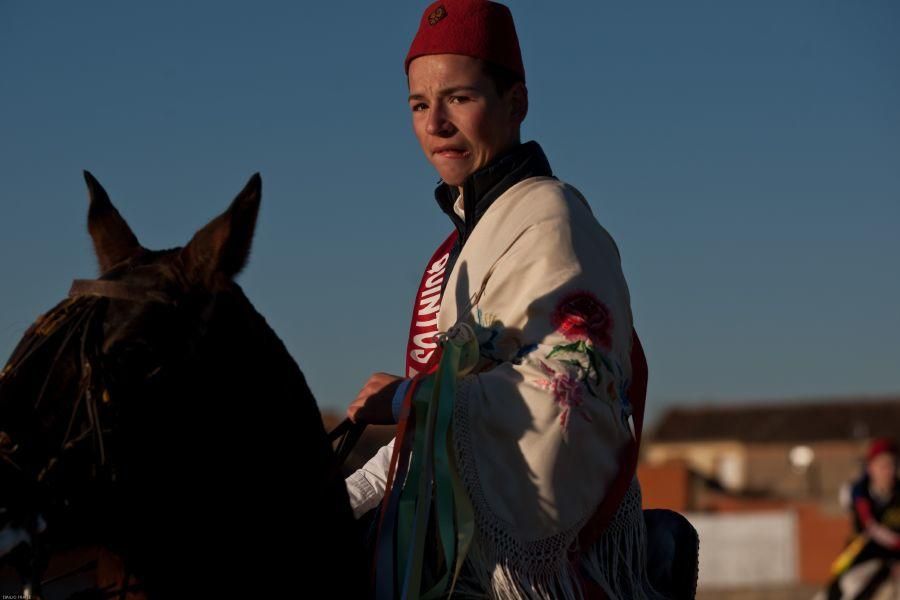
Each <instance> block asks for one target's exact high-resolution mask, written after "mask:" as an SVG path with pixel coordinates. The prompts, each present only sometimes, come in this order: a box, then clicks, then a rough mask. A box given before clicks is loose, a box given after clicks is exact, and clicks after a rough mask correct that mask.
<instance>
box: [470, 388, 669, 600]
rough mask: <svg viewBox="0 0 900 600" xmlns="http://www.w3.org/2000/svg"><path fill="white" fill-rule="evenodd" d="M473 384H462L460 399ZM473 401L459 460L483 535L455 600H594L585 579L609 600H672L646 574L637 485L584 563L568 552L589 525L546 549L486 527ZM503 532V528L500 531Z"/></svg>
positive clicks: (549, 543) (493, 526)
mask: <svg viewBox="0 0 900 600" xmlns="http://www.w3.org/2000/svg"><path fill="white" fill-rule="evenodd" d="M470 383H471V379H470V378H464V379H463V380H461V381H460V388H461V397H465V395H466V394H467V393H468V390H467V389H466V388H468V385H469V384H470ZM466 405H467V402H465V401H462V402H458V403H457V406H456V414H455V417H456V419H455V425H456V426H457V436H456V437H455V440H454V441H455V443H456V453H457V460H458V462H459V464H460V468H461V471H462V475H463V479H464V483H465V484H466V487H467V489H468V490H469V492H470V496H471V499H472V503H473V505H474V507H475V517H476V519H475V520H476V527H477V532H476V536H475V541H474V542H473V544H472V547H471V549H470V551H469V555H468V558H467V560H466V563H465V565H464V567H463V572H462V574H461V576H460V580H459V583H458V585H457V587H456V590H455V592H454V594H453V598H488V599H491V600H494V599H496V600H547V599H550V598H552V599H559V600H591V599H590V598H589V597H587V596H586V595H585V591H584V589H583V584H582V580H583V579H589V580H591V581H594V582H596V583H597V585H599V586H600V587H601V588H602V589H603V590H604V592H605V593H606V595H607V597H608V599H609V600H665V597H664V596H662V595H661V594H660V593H659V592H657V591H656V590H654V589H653V586H652V585H651V584H650V581H649V578H648V575H647V532H646V526H645V524H644V515H643V511H642V508H641V490H640V484H639V483H638V481H637V478H634V479H633V480H632V482H631V485H630V486H629V489H628V491H627V493H626V494H625V496H624V498H623V499H622V502H621V504H620V506H619V508H618V510H617V512H616V514H615V516H614V517H613V519H612V520H611V521H610V524H609V526H608V527H607V529H606V531H605V532H604V533H603V534H602V535H601V536H600V539H599V540H597V542H596V543H595V544H594V545H593V546H591V547H590V548H588V549H587V550H585V551H583V552H582V553H581V555H580V558H579V559H578V561H577V564H573V563H572V562H571V561H570V560H569V553H568V548H569V546H570V544H571V543H572V542H573V541H574V540H575V539H576V538H577V535H578V531H579V530H580V529H581V526H582V525H583V523H579V524H577V525H576V526H575V527H573V528H572V529H570V530H569V531H566V532H562V533H560V534H557V535H556V536H554V537H553V538H551V539H549V540H545V541H544V543H542V544H540V545H539V546H538V545H532V544H527V543H521V542H519V541H517V540H515V539H514V537H513V536H512V535H511V534H510V533H509V532H507V531H504V530H502V526H500V525H498V524H497V523H494V522H488V521H486V520H485V513H486V512H487V511H489V509H487V503H486V500H485V498H484V495H483V492H482V490H481V488H480V485H479V483H478V479H477V466H476V465H475V461H474V457H473V456H472V452H471V448H470V447H469V443H468V442H469V431H468V429H469V422H468V411H467V410H466ZM498 527H499V528H498Z"/></svg>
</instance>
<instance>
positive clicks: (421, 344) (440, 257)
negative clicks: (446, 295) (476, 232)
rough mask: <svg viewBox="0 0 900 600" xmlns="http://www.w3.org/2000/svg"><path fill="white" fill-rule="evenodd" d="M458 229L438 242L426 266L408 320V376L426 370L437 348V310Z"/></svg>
mask: <svg viewBox="0 0 900 600" xmlns="http://www.w3.org/2000/svg"><path fill="white" fill-rule="evenodd" d="M457 237H459V232H458V231H457V230H455V229H454V230H453V233H451V234H450V235H449V236H447V239H446V240H444V242H443V243H442V244H441V245H440V246H438V249H437V250H436V251H435V253H434V256H432V257H431V260H429V261H428V264H427V265H426V266H425V273H423V274H422V281H421V283H419V292H418V293H417V294H416V302H415V304H413V314H412V322H411V323H410V324H409V343H408V344H407V345H406V377H415V376H416V374H418V373H420V372H422V371H425V370H426V368H427V367H428V363H429V361H431V359H432V358H433V357H434V355H435V351H436V350H437V342H434V341H433V338H434V335H435V334H436V333H437V332H438V324H437V323H438V312H439V311H440V310H441V284H442V283H443V281H444V278H445V277H447V276H449V275H450V274H449V273H447V261H448V260H449V259H450V250H452V249H453V244H455V243H456V238H457Z"/></svg>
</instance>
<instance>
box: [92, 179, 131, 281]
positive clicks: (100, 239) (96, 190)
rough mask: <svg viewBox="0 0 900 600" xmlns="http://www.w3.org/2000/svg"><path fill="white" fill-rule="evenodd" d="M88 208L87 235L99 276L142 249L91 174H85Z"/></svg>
mask: <svg viewBox="0 0 900 600" xmlns="http://www.w3.org/2000/svg"><path fill="white" fill-rule="evenodd" d="M84 180H85V182H87V187H88V197H89V198H90V207H89V208H88V232H89V233H90V234H91V239H92V240H93V242H94V253H95V254H96V255H97V262H98V263H99V264H100V274H101V275H102V274H103V273H105V272H106V271H108V270H109V269H110V268H111V267H112V266H113V265H115V264H116V263H119V262H121V261H123V260H126V259H128V258H131V257H132V256H134V255H135V254H137V253H138V252H140V251H141V250H142V248H141V245H140V244H139V243H138V240H137V237H135V235H134V233H132V231H131V228H130V227H129V226H128V223H126V222H125V219H123V218H122V215H120V214H119V211H117V210H116V207H114V206H113V205H112V202H110V200H109V196H108V195H107V194H106V190H104V189H103V186H102V185H100V182H99V181H97V180H96V179H95V178H94V176H93V175H91V174H90V173H89V172H87V171H85V172H84Z"/></svg>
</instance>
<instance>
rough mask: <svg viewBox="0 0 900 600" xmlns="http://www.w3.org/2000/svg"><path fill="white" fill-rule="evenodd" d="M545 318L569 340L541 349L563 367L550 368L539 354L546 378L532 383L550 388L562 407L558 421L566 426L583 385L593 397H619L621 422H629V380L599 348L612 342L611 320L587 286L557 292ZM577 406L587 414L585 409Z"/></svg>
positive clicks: (609, 399)
mask: <svg viewBox="0 0 900 600" xmlns="http://www.w3.org/2000/svg"><path fill="white" fill-rule="evenodd" d="M550 320H551V323H552V324H553V326H554V327H556V331H557V332H558V333H560V334H562V336H563V337H564V338H565V339H566V340H570V343H567V344H556V345H554V346H553V347H552V349H551V350H550V352H548V353H547V354H546V355H545V358H547V359H552V358H555V359H556V361H557V362H558V363H559V364H560V365H561V366H562V368H561V369H559V370H556V369H553V368H552V367H551V366H550V365H548V364H547V363H546V362H545V361H543V360H540V361H539V363H540V368H541V370H542V371H543V372H544V373H546V374H547V375H548V377H549V379H535V380H532V382H531V383H532V384H534V385H536V386H537V387H540V388H542V389H547V390H552V391H553V397H554V401H555V402H556V403H557V404H559V405H560V406H562V407H563V413H562V414H561V415H560V425H562V427H563V428H564V429H567V428H568V423H569V412H570V410H572V409H579V408H580V407H581V404H582V402H584V398H583V393H582V389H584V388H586V389H587V390H588V392H589V393H590V394H591V395H592V396H594V397H595V398H601V399H606V400H608V401H609V402H616V401H617V400H618V403H619V416H620V419H621V421H622V425H623V426H625V427H626V428H629V427H630V426H629V418H630V417H631V403H630V402H629V400H628V395H627V393H626V390H627V389H628V384H629V380H628V379H627V378H625V377H624V373H623V370H622V366H621V364H619V361H618V360H614V359H612V358H610V357H609V356H608V355H607V353H606V352H604V350H607V351H608V350H609V348H610V346H611V343H612V339H611V332H612V326H613V321H612V316H611V314H610V311H609V309H608V308H607V306H606V305H605V304H604V303H603V302H602V301H600V300H599V299H598V298H597V296H596V295H594V294H593V293H592V292H590V291H587V290H576V291H573V292H570V293H568V294H566V295H565V296H563V297H562V298H560V300H559V302H558V303H557V304H556V308H555V309H554V311H553V313H552V314H551V316H550ZM579 412H580V413H581V414H582V415H583V416H584V417H587V413H585V412H583V411H582V410H579ZM587 420H588V421H590V419H589V418H587Z"/></svg>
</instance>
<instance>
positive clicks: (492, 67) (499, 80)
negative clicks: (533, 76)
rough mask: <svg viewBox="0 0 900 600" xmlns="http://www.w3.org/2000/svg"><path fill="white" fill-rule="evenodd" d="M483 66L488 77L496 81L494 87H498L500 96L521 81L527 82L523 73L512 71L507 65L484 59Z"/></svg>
mask: <svg viewBox="0 0 900 600" xmlns="http://www.w3.org/2000/svg"><path fill="white" fill-rule="evenodd" d="M481 66H482V69H483V72H484V74H485V75H486V76H487V78H488V79H490V80H491V81H493V82H494V87H495V88H496V89H497V95H498V96H502V95H503V94H505V93H506V92H508V91H509V90H510V88H512V86H514V85H515V84H517V83H519V82H520V81H521V82H522V83H524V82H525V79H524V78H523V77H522V76H521V75H519V74H518V73H516V72H515V71H510V70H509V69H507V68H506V67H501V66H500V65H498V64H495V63H492V62H489V61H486V60H482V61H481Z"/></svg>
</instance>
